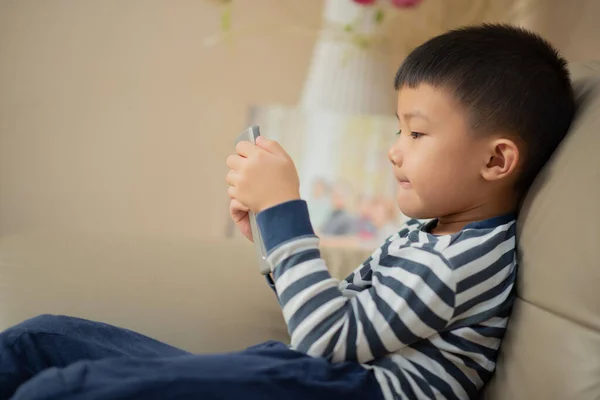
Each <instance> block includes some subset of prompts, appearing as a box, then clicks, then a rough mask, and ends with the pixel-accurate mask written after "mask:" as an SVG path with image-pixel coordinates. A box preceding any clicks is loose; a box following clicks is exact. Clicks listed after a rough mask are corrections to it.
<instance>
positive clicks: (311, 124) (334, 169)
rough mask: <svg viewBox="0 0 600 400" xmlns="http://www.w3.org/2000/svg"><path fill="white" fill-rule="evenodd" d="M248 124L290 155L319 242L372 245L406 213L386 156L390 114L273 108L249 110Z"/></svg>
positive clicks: (392, 137)
mask: <svg viewBox="0 0 600 400" xmlns="http://www.w3.org/2000/svg"><path fill="white" fill-rule="evenodd" d="M248 124H249V125H252V124H256V125H259V126H260V129H261V134H262V135H263V136H266V137H268V138H270V139H273V140H277V141H278V142H279V143H280V144H281V145H282V146H283V147H284V149H285V150H286V151H287V152H288V153H289V154H290V156H291V157H292V159H293V160H294V163H295V165H296V168H297V170H298V175H299V177H300V194H301V196H302V198H303V199H305V200H306V201H307V204H308V208H309V212H310V218H311V222H312V225H313V228H314V229H315V232H316V233H317V235H318V236H319V237H320V238H321V241H322V245H324V246H328V245H329V246H353V247H355V246H360V247H364V248H376V247H378V246H379V245H380V244H381V243H382V242H383V241H384V240H385V239H386V238H387V237H389V236H390V235H392V234H393V233H395V232H397V230H398V228H399V226H400V225H401V223H402V221H403V219H404V216H403V215H401V214H400V212H399V211H398V207H397V205H396V201H395V191H396V182H395V179H394V176H393V173H392V168H391V165H390V162H389V160H388V157H387V152H388V149H389V146H390V145H391V144H392V142H393V141H394V140H395V132H396V131H397V129H398V127H397V124H398V123H397V121H396V118H395V117H393V116H374V115H355V116H354V115H343V114H335V113H328V112H314V111H311V112H307V111H305V110H303V109H301V108H297V107H285V106H277V105H271V106H255V107H252V108H251V110H250V115H249V121H248ZM233 231H235V229H233ZM229 233H230V234H234V232H231V229H230V230H229Z"/></svg>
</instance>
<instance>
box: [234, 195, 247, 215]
mask: <svg viewBox="0 0 600 400" xmlns="http://www.w3.org/2000/svg"><path fill="white" fill-rule="evenodd" d="M230 208H231V211H234V212H244V213H246V212H248V211H250V209H249V208H248V207H246V206H245V205H243V204H242V203H240V202H239V201H238V200H237V199H235V198H232V199H231V203H230Z"/></svg>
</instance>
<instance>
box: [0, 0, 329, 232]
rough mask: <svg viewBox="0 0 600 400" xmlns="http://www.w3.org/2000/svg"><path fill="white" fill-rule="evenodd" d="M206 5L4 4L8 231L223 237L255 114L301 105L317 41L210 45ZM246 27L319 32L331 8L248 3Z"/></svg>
mask: <svg viewBox="0 0 600 400" xmlns="http://www.w3.org/2000/svg"><path fill="white" fill-rule="evenodd" d="M215 3H216V2H215V1H206V0H192V1H186V0H177V1H174V0H169V1H165V0H128V1H122V0H84V1H82V0H46V1H43V0H42V1H40V0H18V1H17V0H13V1H11V0H0V233H11V232H16V231H24V230H84V231H109V232H110V231H119V232H125V233H129V232H131V233H137V232H143V233H150V234H154V233H167V234H176V235H193V236H199V237H202V236H204V235H221V234H222V232H223V229H224V224H223V222H224V221H225V220H226V219H225V217H226V215H227V207H226V206H227V203H228V198H227V195H226V185H225V183H224V176H225V173H226V167H225V165H224V161H225V158H226V156H227V154H228V153H229V152H230V151H231V148H232V142H233V140H234V139H235V137H236V136H237V134H238V132H239V131H241V129H243V128H244V126H245V118H246V109H247V106H248V105H249V104H251V103H271V102H277V103H284V104H294V103H295V102H296V101H297V100H298V96H299V94H300V88H301V85H302V82H303V79H304V76H305V74H306V70H307V67H308V62H309V57H310V52H311V50H312V45H313V43H314V39H315V37H314V36H306V35H301V34H299V33H297V32H294V31H292V30H286V29H280V30H278V31H276V30H275V28H273V29H271V30H273V31H275V33H272V34H265V33H264V30H263V32H260V31H259V32H256V34H255V35H254V36H252V37H249V38H242V39H239V40H236V41H235V43H234V44H233V45H232V46H230V47H228V46H217V47H214V48H206V47H204V46H203V39H204V38H205V37H206V36H208V35H210V34H212V33H215V32H218V31H219V21H220V15H219V9H218V8H217V7H215ZM236 3H238V6H237V8H236V9H235V11H236V14H235V15H234V18H235V23H236V26H241V25H247V24H251V25H253V26H258V27H260V26H265V25H267V24H271V25H272V23H273V22H274V21H275V22H277V23H281V24H282V25H285V24H287V23H289V22H290V21H297V18H298V15H295V14H296V12H298V13H299V15H300V16H301V18H302V19H303V21H305V23H307V24H312V25H314V26H318V24H319V21H320V8H321V4H322V3H321V2H320V1H314V0H311V1H306V2H302V5H301V6H294V4H295V3H296V4H297V3H298V2H287V1H286V2H282V1H280V0H260V1H258V0H252V1H249V0H248V1H241V2H236Z"/></svg>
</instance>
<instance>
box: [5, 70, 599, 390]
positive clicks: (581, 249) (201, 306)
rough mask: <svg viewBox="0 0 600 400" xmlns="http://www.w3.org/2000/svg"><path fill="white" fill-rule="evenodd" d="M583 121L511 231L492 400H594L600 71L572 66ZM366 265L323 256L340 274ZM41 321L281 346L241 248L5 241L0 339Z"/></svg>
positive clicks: (201, 343)
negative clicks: (54, 316) (510, 278)
mask: <svg viewBox="0 0 600 400" xmlns="http://www.w3.org/2000/svg"><path fill="white" fill-rule="evenodd" d="M574 71H575V77H576V78H575V84H576V90H577V94H578V98H579V99H580V100H581V101H582V105H581V107H580V112H579V115H578V116H577V119H576V122H575V124H574V126H573V128H572V130H571V132H570V134H569V136H568V138H567V139H566V140H565V141H564V143H563V144H562V145H561V147H560V149H559V150H558V151H557V154H556V155H555V157H554V159H553V161H552V162H551V164H550V165H548V167H547V168H546V169H545V171H544V172H543V173H542V174H541V176H540V177H539V179H538V180H537V182H536V184H535V187H534V188H532V190H531V192H530V194H529V196H528V197H527V200H526V202H525V205H524V207H523V209H522V212H521V216H520V221H519V233H520V252H521V253H520V260H521V265H520V274H519V284H518V294H519V299H518V301H517V302H516V304H515V309H514V314H513V318H512V321H511V323H510V326H509V331H508V334H507V337H506V340H505V342H504V345H503V348H502V352H501V359H500V361H499V364H498V370H497V374H496V376H495V378H494V380H493V381H492V383H491V384H490V385H489V387H488V388H487V389H486V392H485V393H486V396H485V397H486V398H489V399H493V400H520V399H523V400H525V399H527V400H530V399H547V400H552V399H557V400H559V399H560V400H563V399H590V400H591V399H598V398H600V295H599V294H598V292H599V291H600V253H599V252H598V250H599V248H600V155H598V150H599V149H600V69H599V68H598V67H597V66H595V65H591V64H590V65H582V66H579V67H576V68H574ZM364 256H365V254H363V253H361V252H357V251H355V252H351V251H345V250H341V249H333V248H329V249H325V250H324V257H325V258H326V259H327V261H328V263H329V266H330V269H331V271H332V273H333V274H334V275H335V276H338V277H343V276H344V275H345V274H347V273H348V272H349V271H350V270H352V269H354V267H355V266H357V265H358V264H359V263H360V261H362V258H363V257H364ZM40 313H60V314H68V315H74V316H80V317H84V318H90V319H94V320H100V321H104V322H109V323H112V324H116V325H120V326H124V327H127V328H131V329H134V330H137V331H140V332H143V333H145V334H148V335H150V336H153V337H156V338H158V339H160V340H163V341H166V342H168V343H171V344H173V345H176V346H180V347H183V348H186V349H188V350H191V351H195V352H217V351H226V350H235V349H241V348H244V347H246V346H248V345H251V344H253V343H256V342H259V341H264V340H267V339H277V340H282V341H285V340H287V333H286V328H285V325H284V323H283V320H282V317H281V315H280V312H279V308H278V305H277V301H276V299H275V296H274V294H273V293H272V292H271V290H270V289H269V288H268V287H267V285H266V283H265V282H264V279H263V277H262V276H260V275H259V274H258V273H257V267H256V265H255V259H254V251H253V248H252V247H251V245H250V244H249V243H247V242H245V241H241V240H221V241H213V242H206V241H202V242H200V241H196V240H189V239H178V238H173V237H158V236H146V237H139V236H131V235H130V236H126V235H120V236H119V235H100V234H98V235H90V234H88V235H82V234H77V235H75V234H73V235H59V236H56V235H49V234H37V235H34V234H21V235H11V236H5V237H2V238H0V330H1V329H4V328H6V327H8V326H10V325H12V324H15V323H17V322H19V321H21V320H23V319H25V318H28V317H32V316H34V315H36V314H40Z"/></svg>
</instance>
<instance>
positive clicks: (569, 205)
mask: <svg viewBox="0 0 600 400" xmlns="http://www.w3.org/2000/svg"><path fill="white" fill-rule="evenodd" d="M572 73H573V83H574V88H575V92H576V97H577V103H578V110H577V115H576V118H575V121H574V123H573V125H572V126H571V129H570V132H569V134H568V136H567V137H566V138H565V140H564V141H563V143H561V145H560V147H559V148H558V150H557V151H556V152H555V154H554V156H553V158H552V159H551V161H550V162H549V163H548V164H547V165H546V167H545V168H544V170H543V171H542V173H541V174H540V175H539V176H538V178H537V180H536V182H535V183H534V185H533V187H532V188H531V190H530V191H529V193H528V195H527V197H526V200H525V202H524V204H523V207H522V210H521V212H520V215H519V220H518V235H519V236H518V238H519V277H518V281H517V294H518V300H517V301H516V303H515V308H514V314H513V318H512V319H511V322H510V323H509V329H508V332H507V336H506V338H505V341H504V343H503V345H502V346H503V347H502V351H501V356H500V360H499V363H498V366H497V372H496V376H495V378H494V380H493V381H492V383H491V384H490V386H489V388H488V390H487V391H486V397H485V398H486V399H498V400H500V399H501V400H503V399H506V400H508V399H510V400H519V399H524V400H525V399H561V400H563V399H596V398H600V296H599V295H598V290H599V285H600V252H599V248H600V208H599V207H600V155H599V154H598V149H600V67H599V66H598V65H596V64H586V65H578V66H574V67H573V68H572Z"/></svg>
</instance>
